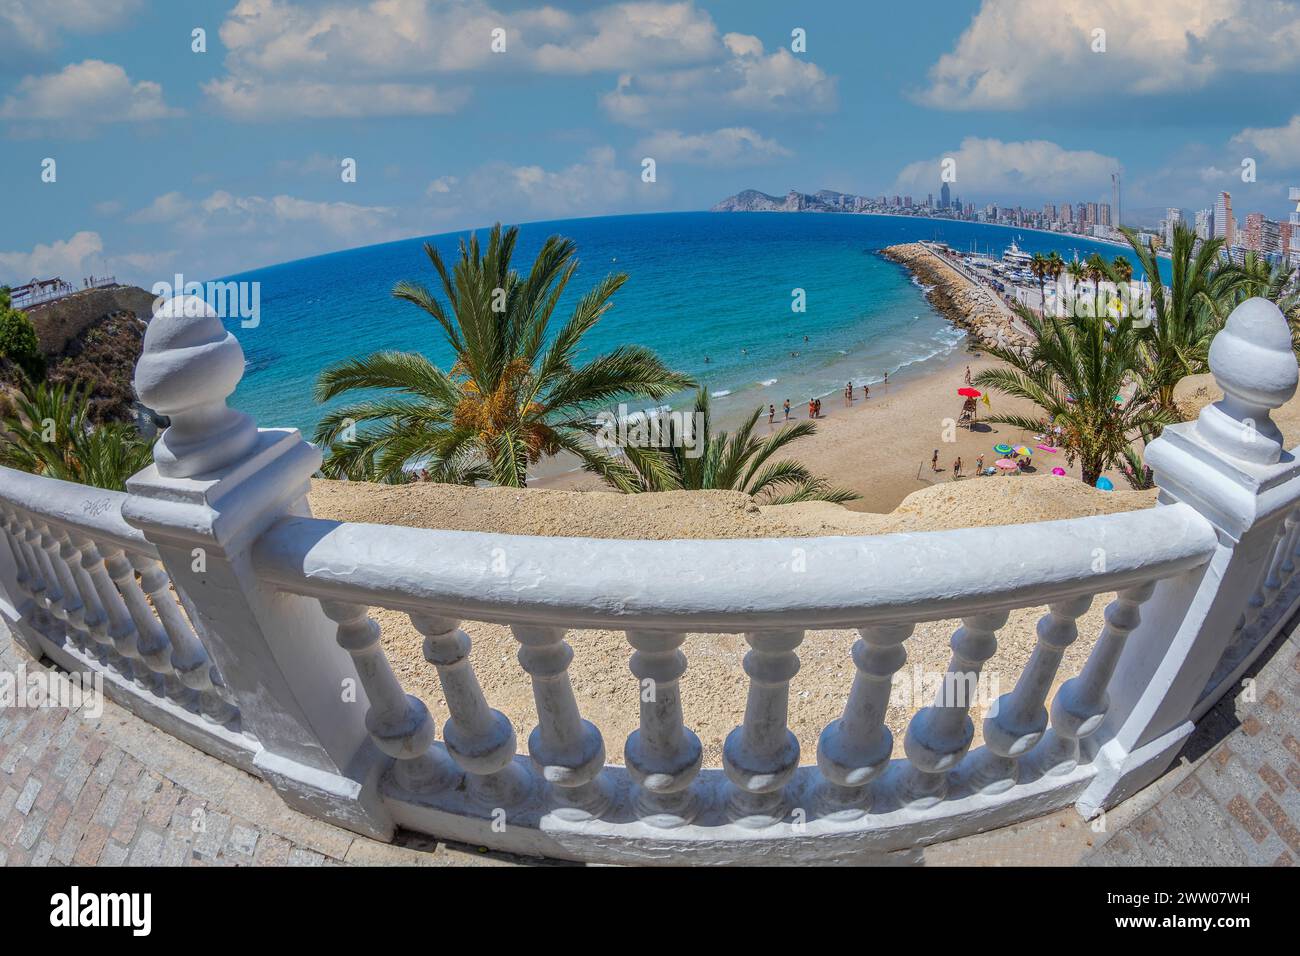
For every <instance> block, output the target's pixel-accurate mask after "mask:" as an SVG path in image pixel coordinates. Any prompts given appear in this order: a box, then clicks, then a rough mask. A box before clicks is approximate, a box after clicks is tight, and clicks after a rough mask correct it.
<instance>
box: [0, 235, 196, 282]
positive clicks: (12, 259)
mask: <svg viewBox="0 0 1300 956" xmlns="http://www.w3.org/2000/svg"><path fill="white" fill-rule="evenodd" d="M174 256H175V253H174V252H128V253H121V254H117V255H105V253H104V241H103V239H102V238H101V237H100V235H99V233H97V232H92V231H89V230H82V231H80V232H77V233H74V234H73V235H72V236H71V237H70V238H68V239H57V240H55V241H54V242H51V243H49V244H45V243H37V244H36V246H34V247H33V248H32V249H31V250H30V251H27V252H0V284H19V283H23V282H26V281H28V280H29V279H49V278H53V277H54V276H62V277H63V278H64V279H66V280H67V281H69V282H71V283H72V284H73V285H79V284H80V283H81V280H82V278H83V277H85V276H88V275H91V274H92V273H93V274H95V275H104V274H106V273H107V274H110V275H115V276H116V277H117V278H118V280H119V281H125V282H130V281H133V280H134V279H137V278H138V277H140V276H142V275H147V274H151V273H153V272H156V271H157V270H159V269H161V268H164V267H165V266H166V265H167V263H168V262H170V261H171V259H172V258H173V257H174Z"/></svg>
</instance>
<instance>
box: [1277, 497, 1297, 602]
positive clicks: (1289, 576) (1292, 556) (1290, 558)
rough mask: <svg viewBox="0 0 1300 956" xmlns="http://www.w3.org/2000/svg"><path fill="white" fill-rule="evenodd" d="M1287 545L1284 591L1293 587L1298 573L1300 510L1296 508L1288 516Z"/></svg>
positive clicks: (1284, 563)
mask: <svg viewBox="0 0 1300 956" xmlns="http://www.w3.org/2000/svg"><path fill="white" fill-rule="evenodd" d="M1286 528H1287V534H1286V545H1285V546H1284V550H1283V557H1282V567H1281V573H1282V589H1283V590H1285V589H1286V588H1288V587H1289V586H1290V585H1291V581H1292V580H1293V579H1294V578H1295V572H1296V545H1297V544H1298V543H1300V508H1294V509H1292V510H1291V513H1290V514H1288V515H1287V516H1286Z"/></svg>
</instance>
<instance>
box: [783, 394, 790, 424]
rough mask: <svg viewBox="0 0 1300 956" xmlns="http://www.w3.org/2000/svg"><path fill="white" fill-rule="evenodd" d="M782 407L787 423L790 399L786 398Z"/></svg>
mask: <svg viewBox="0 0 1300 956" xmlns="http://www.w3.org/2000/svg"><path fill="white" fill-rule="evenodd" d="M784 407H785V420H786V421H787V422H788V421H789V420H790V399H788V398H787V399H786V400H785V406H784Z"/></svg>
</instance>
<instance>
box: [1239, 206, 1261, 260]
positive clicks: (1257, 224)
mask: <svg viewBox="0 0 1300 956" xmlns="http://www.w3.org/2000/svg"><path fill="white" fill-rule="evenodd" d="M1263 238H1264V214H1263V213H1262V212H1252V213H1247V214H1246V228H1244V229H1243V230H1242V231H1241V244H1242V245H1243V246H1245V247H1246V248H1247V249H1250V250H1252V251H1253V252H1263V251H1264V247H1263V245H1262V240H1263Z"/></svg>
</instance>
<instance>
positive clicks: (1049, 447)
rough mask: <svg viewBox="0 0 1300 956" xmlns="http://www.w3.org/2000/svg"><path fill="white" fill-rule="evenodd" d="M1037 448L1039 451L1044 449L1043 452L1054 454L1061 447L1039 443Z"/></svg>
mask: <svg viewBox="0 0 1300 956" xmlns="http://www.w3.org/2000/svg"><path fill="white" fill-rule="evenodd" d="M1038 450H1039V451H1045V452H1047V453H1048V454H1049V455H1055V454H1056V453H1057V452H1058V451H1060V450H1061V449H1059V448H1053V447H1052V446H1051V445H1039V446H1038Z"/></svg>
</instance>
